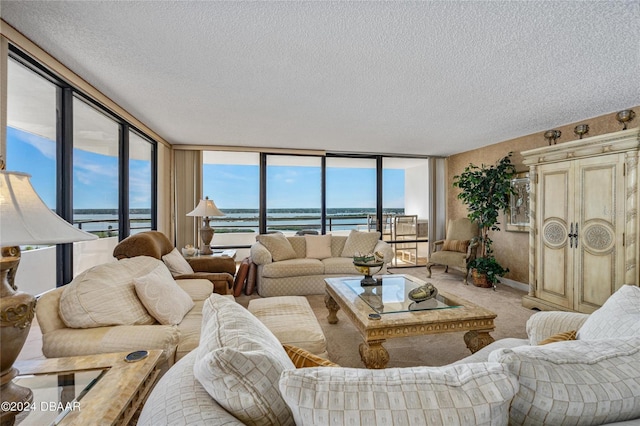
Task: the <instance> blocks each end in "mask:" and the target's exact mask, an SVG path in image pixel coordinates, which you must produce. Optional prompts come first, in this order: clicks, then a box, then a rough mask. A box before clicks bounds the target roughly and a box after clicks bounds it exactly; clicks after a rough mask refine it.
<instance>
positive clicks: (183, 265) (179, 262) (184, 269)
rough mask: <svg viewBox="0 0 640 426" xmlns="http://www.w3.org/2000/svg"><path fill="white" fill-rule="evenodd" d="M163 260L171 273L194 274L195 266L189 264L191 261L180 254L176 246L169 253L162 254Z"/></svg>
mask: <svg viewBox="0 0 640 426" xmlns="http://www.w3.org/2000/svg"><path fill="white" fill-rule="evenodd" d="M162 261H163V262H164V264H165V265H167V268H169V271H170V272H171V275H174V276H175V275H189V274H193V268H192V267H191V265H189V262H187V260H186V259H185V258H184V257H183V256H182V254H180V252H179V251H178V249H177V248H174V249H173V250H171V251H170V252H169V253H167V254H165V255H164V256H162Z"/></svg>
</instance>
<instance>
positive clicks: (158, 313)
mask: <svg viewBox="0 0 640 426" xmlns="http://www.w3.org/2000/svg"><path fill="white" fill-rule="evenodd" d="M133 285H134V286H135V289H136V294H137V295H138V297H139V298H140V301H141V302H142V304H143V305H144V307H145V308H147V311H149V313H150V314H151V315H153V317H154V318H155V319H156V320H158V322H159V323H160V324H162V325H177V324H180V322H181V321H182V318H184V316H185V315H187V313H188V312H189V311H190V310H191V309H192V308H193V307H194V306H195V303H194V302H193V299H191V296H189V294H188V293H187V292H186V291H184V290H183V289H182V288H180V286H178V284H176V282H175V280H174V279H173V277H172V276H171V273H170V272H169V270H168V269H167V267H166V266H165V265H162V264H160V265H158V266H157V267H156V268H155V269H154V270H153V271H151V272H149V273H148V274H147V275H144V276H142V277H139V278H134V279H133Z"/></svg>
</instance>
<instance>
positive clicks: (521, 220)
mask: <svg viewBox="0 0 640 426" xmlns="http://www.w3.org/2000/svg"><path fill="white" fill-rule="evenodd" d="M511 187H512V188H513V189H514V190H515V191H514V194H511V195H510V199H509V209H508V210H507V212H506V215H507V224H506V227H505V229H506V230H507V231H515V232H529V173H527V172H521V173H518V174H517V175H516V177H515V178H514V179H511Z"/></svg>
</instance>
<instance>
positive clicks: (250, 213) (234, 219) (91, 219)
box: [73, 208, 404, 237]
mask: <svg viewBox="0 0 640 426" xmlns="http://www.w3.org/2000/svg"><path fill="white" fill-rule="evenodd" d="M221 210H222V211H223V213H225V216H223V217H213V218H211V222H210V224H211V226H212V227H213V228H214V229H215V230H216V232H218V233H225V232H256V233H257V232H258V229H259V225H258V223H259V210H258V209H221ZM117 213H118V212H117V209H76V210H75V211H74V215H73V217H74V224H75V226H76V227H78V228H80V229H82V230H84V231H87V232H91V233H95V234H98V235H99V236H101V237H102V236H112V235H115V234H116V233H117V231H118V214H117ZM403 213H404V209H403V208H389V209H383V214H385V215H386V214H396V215H397V214H403ZM320 214H321V212H320V209H309V208H290V209H268V210H267V229H268V230H270V231H277V230H279V231H297V230H300V229H316V230H320V228H321V216H320ZM374 215H375V208H370V209H367V208H328V209H327V230H328V231H331V230H348V229H354V228H358V227H363V226H367V224H368V218H369V217H372V216H374ZM129 217H130V219H131V233H132V234H135V233H137V232H141V231H145V230H149V229H151V211H150V210H149V209H131V210H130V213H129Z"/></svg>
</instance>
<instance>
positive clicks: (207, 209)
mask: <svg viewBox="0 0 640 426" xmlns="http://www.w3.org/2000/svg"><path fill="white" fill-rule="evenodd" d="M187 216H196V217H201V218H202V228H200V239H201V240H202V245H201V246H200V254H212V253H213V251H211V240H212V239H213V232H214V231H213V228H211V227H210V226H209V221H210V220H211V219H210V218H211V216H224V213H222V212H221V211H220V210H218V207H216V203H214V202H213V200H210V199H209V197H204V200H200V202H199V203H198V205H197V206H196V208H195V209H193V210H192V211H190V212H189V213H187Z"/></svg>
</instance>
